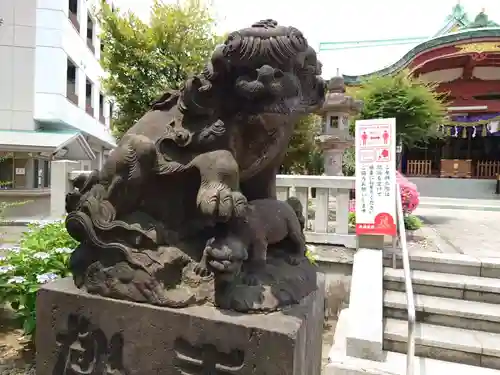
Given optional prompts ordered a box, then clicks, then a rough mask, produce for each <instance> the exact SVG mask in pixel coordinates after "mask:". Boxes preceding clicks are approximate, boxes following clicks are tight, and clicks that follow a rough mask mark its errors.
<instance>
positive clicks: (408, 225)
mask: <svg viewBox="0 0 500 375" xmlns="http://www.w3.org/2000/svg"><path fill="white" fill-rule="evenodd" d="M404 223H405V229H406V230H417V229H420V228H422V225H423V223H422V220H420V218H419V217H418V216H415V215H405V217H404Z"/></svg>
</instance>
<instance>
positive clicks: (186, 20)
mask: <svg viewBox="0 0 500 375" xmlns="http://www.w3.org/2000/svg"><path fill="white" fill-rule="evenodd" d="M97 16H98V18H99V21H100V23H101V28H102V33H101V40H102V43H103V46H104V49H103V52H102V57H101V64H102V66H103V68H104V69H105V70H106V71H107V72H108V73H109V74H108V76H107V77H106V78H104V79H103V81H102V82H103V85H104V89H105V90H106V92H107V93H108V94H109V95H111V96H113V97H114V99H115V103H116V104H117V106H116V107H117V111H116V113H115V114H114V116H113V117H114V118H113V121H112V125H111V126H112V129H113V133H114V134H115V136H117V137H118V138H120V137H121V136H122V135H123V134H124V133H125V132H126V131H127V130H128V129H129V128H130V127H131V126H132V125H133V124H134V123H135V122H136V121H137V120H138V119H139V118H140V117H141V116H142V115H143V114H144V112H146V111H147V110H148V108H149V104H150V103H151V101H153V100H154V99H156V98H158V97H159V96H161V94H163V93H164V92H165V91H166V90H167V89H169V88H170V89H177V88H179V86H180V85H181V84H182V82H183V81H184V80H185V79H186V78H187V77H188V76H189V75H191V74H195V73H199V72H201V71H202V69H203V65H204V63H205V62H206V61H207V60H208V59H209V57H210V55H211V53H212V52H213V49H214V48H215V46H216V45H217V44H218V43H219V42H220V41H221V38H220V37H218V36H217V35H216V33H215V20H214V17H213V16H212V13H211V9H210V8H208V7H207V6H205V5H203V4H202V3H201V1H200V0H186V1H184V2H177V3H176V4H169V5H165V4H163V3H162V2H160V1H158V0H155V2H154V4H153V6H152V8H151V19H150V21H149V24H146V23H144V22H143V21H141V20H140V19H139V18H138V17H137V16H136V15H135V14H134V13H132V12H128V13H126V14H120V13H119V12H118V11H113V10H112V9H111V7H110V6H109V5H108V4H107V3H106V2H104V1H102V6H101V9H100V11H99V12H98V15H97Z"/></svg>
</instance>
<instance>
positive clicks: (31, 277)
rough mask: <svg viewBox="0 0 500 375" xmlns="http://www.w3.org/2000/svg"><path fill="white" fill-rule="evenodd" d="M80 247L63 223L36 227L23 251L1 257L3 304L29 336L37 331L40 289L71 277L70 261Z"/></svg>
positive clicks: (14, 250)
mask: <svg viewBox="0 0 500 375" xmlns="http://www.w3.org/2000/svg"><path fill="white" fill-rule="evenodd" d="M76 245H77V243H76V241H75V240H73V239H72V238H71V237H70V236H69V235H68V233H67V232H66V229H65V227H64V223H63V222H62V221H56V222H51V223H46V224H40V223H38V224H32V225H30V226H29V231H28V232H26V233H25V234H24V235H23V238H22V239H21V243H20V246H19V247H14V248H11V249H8V250H7V251H6V254H5V255H4V256H2V257H0V304H5V303H7V304H10V306H11V307H12V309H13V310H14V312H15V314H16V317H17V318H18V319H19V321H20V323H21V324H22V327H23V330H24V332H25V334H26V335H31V334H33V333H34V331H35V328H36V293H37V291H38V289H39V287H40V285H42V284H45V283H47V282H49V281H52V280H55V279H58V278H60V277H65V276H68V275H69V270H68V258H69V255H70V254H71V252H72V251H73V249H74V248H75V247H76Z"/></svg>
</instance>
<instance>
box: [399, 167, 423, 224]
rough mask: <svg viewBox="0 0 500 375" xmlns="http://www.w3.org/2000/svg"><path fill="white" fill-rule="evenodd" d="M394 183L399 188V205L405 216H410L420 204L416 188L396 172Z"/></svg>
mask: <svg viewBox="0 0 500 375" xmlns="http://www.w3.org/2000/svg"><path fill="white" fill-rule="evenodd" d="M396 182H397V183H398V184H399V186H400V188H401V204H402V206H403V213H404V214H405V215H409V214H411V213H412V212H413V211H415V209H416V208H417V206H418V204H419V203H420V199H419V194H418V190H417V186H416V185H415V184H413V183H411V182H410V181H409V180H408V179H407V178H406V177H405V176H403V175H402V174H401V173H399V172H398V171H396Z"/></svg>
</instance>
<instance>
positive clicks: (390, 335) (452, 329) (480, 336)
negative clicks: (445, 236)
mask: <svg viewBox="0 0 500 375" xmlns="http://www.w3.org/2000/svg"><path fill="white" fill-rule="evenodd" d="M388 260H389V259H385V261H384V264H385V265H386V267H385V268H384V297H383V300H384V333H383V348H384V350H387V351H391V352H397V353H402V354H406V352H407V338H408V323H407V316H408V314H407V306H406V293H405V287H404V271H403V269H401V268H395V269H394V268H390V267H387V265H388V263H389V262H388ZM396 260H397V261H396V265H397V267H400V263H401V260H400V259H399V257H397V259H396ZM390 263H391V264H392V263H393V262H392V259H391V262H390ZM410 265H411V268H412V282H413V291H414V298H415V310H416V318H417V327H416V332H415V333H416V345H415V354H416V355H417V356H420V357H423V358H430V359H436V360H444V361H450V362H456V363H460V364H467V365H473V366H478V367H485V368H490V369H497V370H500V258H475V257H472V256H468V255H464V254H443V253H428V252H427V253H416V254H411V256H410ZM474 372H476V370H474Z"/></svg>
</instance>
